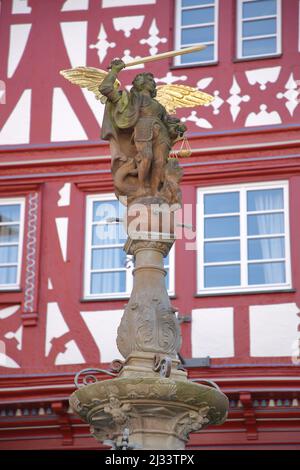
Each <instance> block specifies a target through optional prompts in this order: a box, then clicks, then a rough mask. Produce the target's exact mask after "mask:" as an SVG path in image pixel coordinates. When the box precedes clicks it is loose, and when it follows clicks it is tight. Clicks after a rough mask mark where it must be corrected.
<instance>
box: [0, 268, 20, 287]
mask: <svg viewBox="0 0 300 470" xmlns="http://www.w3.org/2000/svg"><path fill="white" fill-rule="evenodd" d="M16 282H17V268H16V267H14V266H9V267H5V268H4V267H3V268H0V284H16Z"/></svg>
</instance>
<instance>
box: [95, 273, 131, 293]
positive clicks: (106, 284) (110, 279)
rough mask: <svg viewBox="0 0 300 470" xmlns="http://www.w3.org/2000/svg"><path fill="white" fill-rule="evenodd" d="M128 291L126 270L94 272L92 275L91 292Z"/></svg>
mask: <svg viewBox="0 0 300 470" xmlns="http://www.w3.org/2000/svg"><path fill="white" fill-rule="evenodd" d="M115 292H126V272H125V271H122V272H116V273H93V274H92V275H91V294H106V293H108V294H109V293H115Z"/></svg>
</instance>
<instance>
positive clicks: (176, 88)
mask: <svg viewBox="0 0 300 470" xmlns="http://www.w3.org/2000/svg"><path fill="white" fill-rule="evenodd" d="M156 90H157V95H156V99H157V101H159V102H160V104H162V105H163V106H164V107H165V108H166V110H167V113H169V114H173V113H175V110H176V108H194V107H195V106H201V105H204V104H209V103H210V102H211V101H213V100H214V97H213V96H211V95H208V94H207V93H204V92H203V91H200V90H198V88H193V87H191V86H187V85H160V86H158V87H156Z"/></svg>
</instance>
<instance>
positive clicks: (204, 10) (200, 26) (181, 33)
mask: <svg viewBox="0 0 300 470" xmlns="http://www.w3.org/2000/svg"><path fill="white" fill-rule="evenodd" d="M176 5H177V8H176V27H175V33H176V36H175V46H176V47H175V48H176V49H184V48H185V47H191V46H195V45H198V44H205V45H206V48H205V49H204V50H202V51H199V52H193V53H191V54H185V55H182V56H177V57H175V62H174V64H175V65H193V64H201V63H209V62H215V61H216V60H217V28H218V26H217V25H218V21H217V9H218V0H177V2H176Z"/></svg>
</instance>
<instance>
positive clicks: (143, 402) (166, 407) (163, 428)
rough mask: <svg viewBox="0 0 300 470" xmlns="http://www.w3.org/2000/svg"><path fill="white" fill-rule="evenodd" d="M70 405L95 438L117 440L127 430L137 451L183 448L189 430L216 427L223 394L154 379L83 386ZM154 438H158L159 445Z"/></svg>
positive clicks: (222, 410)
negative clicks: (89, 427)
mask: <svg viewBox="0 0 300 470" xmlns="http://www.w3.org/2000/svg"><path fill="white" fill-rule="evenodd" d="M70 404H71V406H72V408H73V409H74V411H75V412H76V413H77V414H79V416H80V417H81V418H82V419H83V420H84V421H86V422H88V423H89V424H90V425H91V426H92V427H93V428H92V432H93V435H94V436H95V437H96V439H98V440H100V441H103V440H105V439H111V440H114V441H116V442H119V441H120V440H121V438H122V434H123V431H124V428H125V427H127V428H128V429H129V433H130V439H131V441H132V443H133V444H135V445H138V446H141V447H142V448H143V449H183V448H184V445H185V442H186V441H187V440H188V437H189V434H190V432H196V431H199V430H201V429H203V428H204V427H206V426H208V425H216V424H221V423H222V422H224V420H225V419H226V415H227V408H228V400H227V398H226V397H225V395H224V394H222V393H221V392H219V391H218V390H216V389H214V388H213V387H208V386H206V385H199V384H196V383H192V382H189V381H176V380H172V379H169V378H161V377H157V376H156V377H155V376H154V377H152V378H150V377H147V378H116V379H112V380H105V381H103V382H97V383H94V384H91V385H87V386H85V387H82V388H81V389H79V390H78V391H76V392H75V393H74V394H73V395H72V396H71V399H70ZM158 436H160V438H162V436H164V437H163V441H160V443H159V439H158ZM168 442H169V444H168ZM168 445H170V446H171V447H168ZM157 446H160V447H157ZM172 446H173V447H172ZM174 446H175V447H174Z"/></svg>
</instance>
